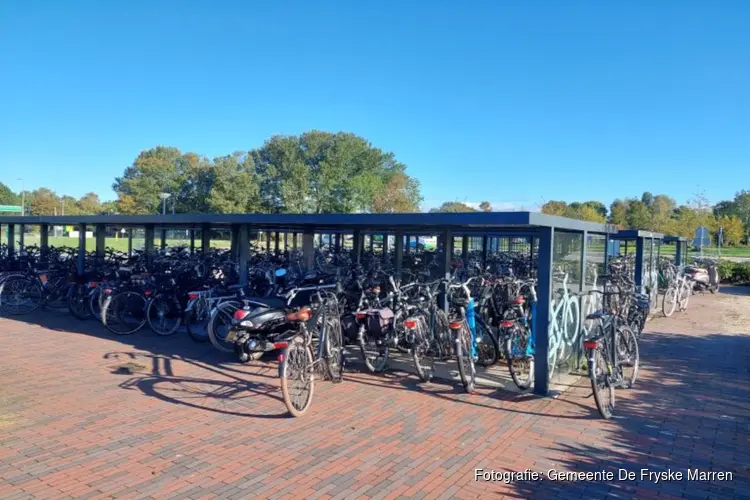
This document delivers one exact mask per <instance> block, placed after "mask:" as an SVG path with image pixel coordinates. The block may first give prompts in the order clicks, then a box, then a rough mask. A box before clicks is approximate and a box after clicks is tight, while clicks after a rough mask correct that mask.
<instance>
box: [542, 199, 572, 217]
mask: <svg viewBox="0 0 750 500" xmlns="http://www.w3.org/2000/svg"><path fill="white" fill-rule="evenodd" d="M567 211H568V204H567V203H565V202H564V201H554V200H553V201H548V202H547V203H545V204H544V205H542V213H543V214H547V215H565V214H566V212H567Z"/></svg>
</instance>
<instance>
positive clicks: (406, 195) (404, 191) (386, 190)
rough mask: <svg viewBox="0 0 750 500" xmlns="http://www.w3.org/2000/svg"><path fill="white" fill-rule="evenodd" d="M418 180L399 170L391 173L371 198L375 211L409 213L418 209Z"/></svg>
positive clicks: (419, 200)
mask: <svg viewBox="0 0 750 500" xmlns="http://www.w3.org/2000/svg"><path fill="white" fill-rule="evenodd" d="M421 201H422V199H421V197H420V196H419V182H418V181H417V180H416V179H413V178H411V177H409V176H408V175H406V174H403V173H401V172H396V173H394V174H392V175H391V176H390V177H389V178H388V180H387V181H386V183H385V185H384V186H383V189H381V190H379V192H378V193H376V194H375V197H374V198H373V207H372V211H373V212H375V213H409V212H417V211H419V203H420V202H421Z"/></svg>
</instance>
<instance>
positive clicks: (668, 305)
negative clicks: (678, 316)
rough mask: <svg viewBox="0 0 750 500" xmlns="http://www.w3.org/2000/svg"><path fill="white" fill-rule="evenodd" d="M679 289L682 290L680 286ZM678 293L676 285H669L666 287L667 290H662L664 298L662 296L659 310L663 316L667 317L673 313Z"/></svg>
mask: <svg viewBox="0 0 750 500" xmlns="http://www.w3.org/2000/svg"><path fill="white" fill-rule="evenodd" d="M680 290H682V287H680ZM679 295H680V294H678V289H677V287H674V286H670V287H669V288H667V291H666V292H664V298H662V301H661V312H662V313H664V316H665V317H667V318H669V317H670V316H672V314H674V311H675V308H676V307H677V302H678V299H679ZM667 301H669V302H667Z"/></svg>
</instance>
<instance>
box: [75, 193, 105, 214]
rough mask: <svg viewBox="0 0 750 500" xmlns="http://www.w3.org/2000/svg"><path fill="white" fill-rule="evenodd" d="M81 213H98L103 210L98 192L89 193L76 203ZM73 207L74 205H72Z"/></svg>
mask: <svg viewBox="0 0 750 500" xmlns="http://www.w3.org/2000/svg"><path fill="white" fill-rule="evenodd" d="M76 205H77V206H78V210H79V211H80V213H81V214H86V215H98V214H100V213H101V212H102V202H101V200H99V195H98V194H96V193H87V194H85V195H84V196H82V197H81V199H80V200H78V202H77V203H76ZM71 208H73V207H71Z"/></svg>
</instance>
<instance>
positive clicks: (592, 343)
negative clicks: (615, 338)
mask: <svg viewBox="0 0 750 500" xmlns="http://www.w3.org/2000/svg"><path fill="white" fill-rule="evenodd" d="M597 347H599V343H598V342H597V341H596V340H585V341H584V342H583V348H584V349H596V348H597Z"/></svg>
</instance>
